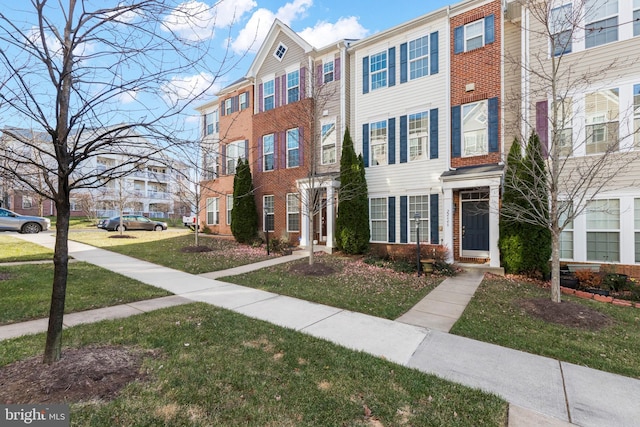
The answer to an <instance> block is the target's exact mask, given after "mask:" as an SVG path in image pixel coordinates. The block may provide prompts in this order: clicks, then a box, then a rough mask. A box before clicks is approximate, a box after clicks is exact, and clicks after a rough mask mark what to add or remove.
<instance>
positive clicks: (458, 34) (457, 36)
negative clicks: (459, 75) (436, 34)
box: [453, 26, 464, 53]
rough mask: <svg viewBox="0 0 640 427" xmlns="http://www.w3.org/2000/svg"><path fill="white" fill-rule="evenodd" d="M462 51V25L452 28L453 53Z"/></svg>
mask: <svg viewBox="0 0 640 427" xmlns="http://www.w3.org/2000/svg"><path fill="white" fill-rule="evenodd" d="M462 52H464V27H463V26H459V27H456V28H455V30H453V53H462Z"/></svg>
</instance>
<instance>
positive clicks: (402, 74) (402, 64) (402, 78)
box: [400, 43, 409, 84]
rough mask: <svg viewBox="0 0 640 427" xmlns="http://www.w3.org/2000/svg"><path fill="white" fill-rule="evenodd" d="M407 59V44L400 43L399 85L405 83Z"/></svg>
mask: <svg viewBox="0 0 640 427" xmlns="http://www.w3.org/2000/svg"><path fill="white" fill-rule="evenodd" d="M408 57H409V55H408V54H407V44H406V43H402V44H401V45H400V84H402V83H406V82H407V68H408Z"/></svg>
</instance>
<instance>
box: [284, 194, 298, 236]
mask: <svg viewBox="0 0 640 427" xmlns="http://www.w3.org/2000/svg"><path fill="white" fill-rule="evenodd" d="M296 218H297V219H296ZM294 219H295V221H294ZM296 224H297V228H296V227H295V225H296ZM287 231H288V232H290V233H297V232H299V231H300V196H299V195H298V193H287Z"/></svg>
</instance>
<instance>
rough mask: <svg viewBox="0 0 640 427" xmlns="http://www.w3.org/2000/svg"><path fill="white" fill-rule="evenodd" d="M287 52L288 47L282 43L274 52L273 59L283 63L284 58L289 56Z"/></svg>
mask: <svg viewBox="0 0 640 427" xmlns="http://www.w3.org/2000/svg"><path fill="white" fill-rule="evenodd" d="M287 50H288V48H287V45H285V44H284V43H282V42H280V43H279V44H278V47H277V48H276V50H274V51H273V57H274V58H276V59H277V60H278V61H282V58H284V56H285V55H286V54H287Z"/></svg>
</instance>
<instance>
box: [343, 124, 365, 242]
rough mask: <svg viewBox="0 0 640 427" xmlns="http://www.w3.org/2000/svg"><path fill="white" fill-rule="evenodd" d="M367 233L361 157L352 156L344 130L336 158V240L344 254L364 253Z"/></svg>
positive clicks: (363, 174)
mask: <svg viewBox="0 0 640 427" xmlns="http://www.w3.org/2000/svg"><path fill="white" fill-rule="evenodd" d="M369 236H370V235H369V199H368V190H367V181H366V179H365V170H364V160H363V158H362V156H356V152H355V150H354V148H353V141H352V140H351V135H350V134H349V129H347V130H346V131H345V133H344V139H343V142H342V155H341V158H340V193H339V194H338V219H337V220H336V243H337V245H338V248H339V249H341V250H342V251H344V252H346V253H349V254H358V253H364V252H366V251H367V249H368V248H369Z"/></svg>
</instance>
